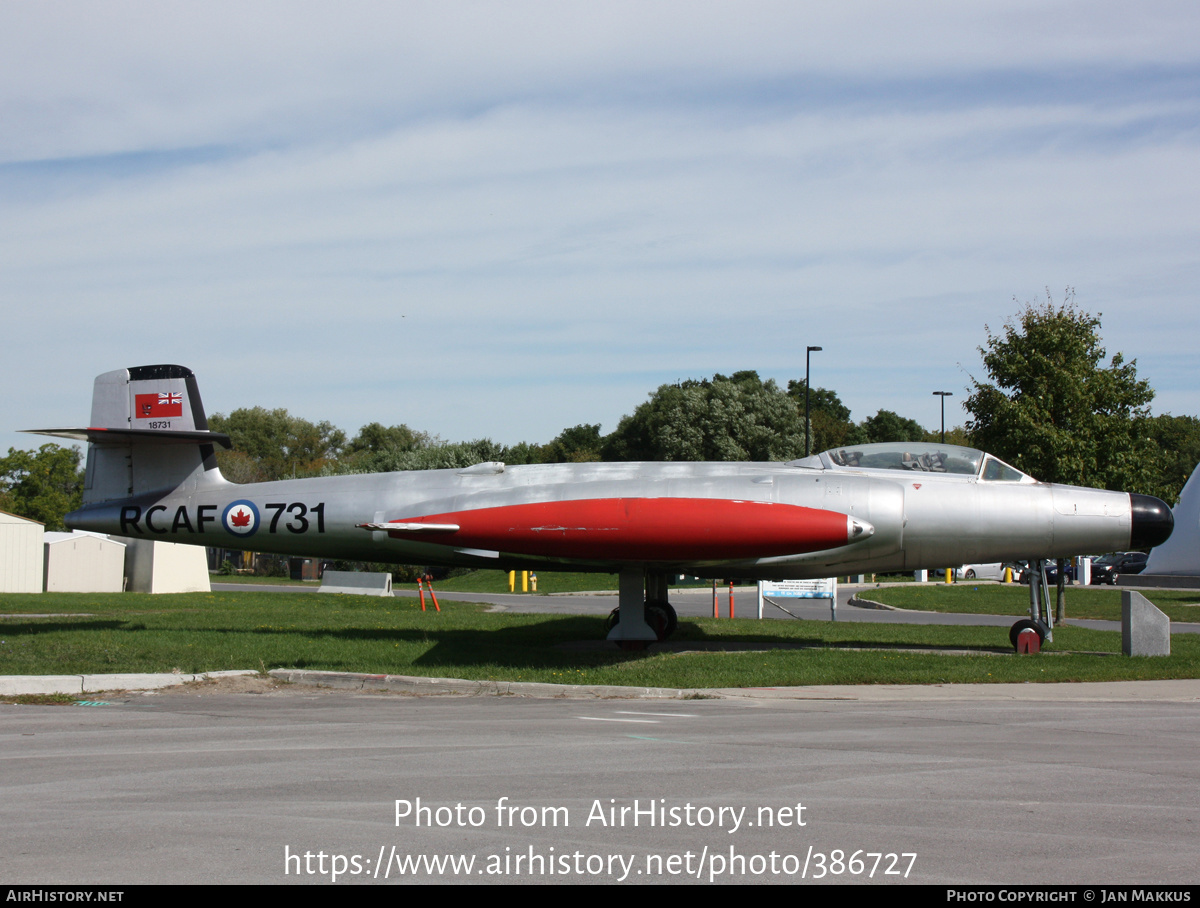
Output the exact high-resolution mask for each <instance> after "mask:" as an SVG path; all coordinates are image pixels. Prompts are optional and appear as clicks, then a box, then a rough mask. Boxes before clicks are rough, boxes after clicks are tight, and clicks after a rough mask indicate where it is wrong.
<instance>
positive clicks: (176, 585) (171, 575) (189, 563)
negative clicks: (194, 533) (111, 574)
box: [109, 536, 212, 593]
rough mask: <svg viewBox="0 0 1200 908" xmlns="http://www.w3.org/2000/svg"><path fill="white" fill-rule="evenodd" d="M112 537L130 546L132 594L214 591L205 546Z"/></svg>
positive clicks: (128, 570) (128, 568)
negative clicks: (210, 580) (209, 575)
mask: <svg viewBox="0 0 1200 908" xmlns="http://www.w3.org/2000/svg"><path fill="white" fill-rule="evenodd" d="M109 538H111V539H115V540H117V541H118V542H123V543H125V545H126V546H127V548H126V552H125V576H126V578H127V584H126V587H125V588H126V589H127V590H129V591H130V592H131V593H207V592H211V590H212V584H211V583H210V582H209V577H208V559H207V558H206V557H205V554H204V549H203V548H202V547H200V546H198V545H180V544H179V543H177V542H162V541H161V540H158V539H133V538H130V537H129V536H112V537H109Z"/></svg>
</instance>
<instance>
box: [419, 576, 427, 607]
mask: <svg viewBox="0 0 1200 908" xmlns="http://www.w3.org/2000/svg"><path fill="white" fill-rule="evenodd" d="M417 595H418V596H420V597H421V611H425V586H424V584H422V583H421V578H420V577H418V578H417Z"/></svg>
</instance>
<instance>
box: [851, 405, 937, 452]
mask: <svg viewBox="0 0 1200 908" xmlns="http://www.w3.org/2000/svg"><path fill="white" fill-rule="evenodd" d="M927 435H928V433H927V432H926V431H925V429H923V428H922V427H921V424H920V423H919V422H917V421H916V420H915V419H905V418H904V417H903V416H901V415H900V414H899V413H893V412H892V411H891V410H880V411H879V412H878V413H876V414H875V415H874V416H868V417H867V418H866V419H864V420H863V421H862V422H861V423H860V424H859V425H857V426H855V427H854V429H853V431H852V432H851V433H850V438H849V439H848V441H847V443H848V444H857V445H867V444H875V443H876V442H883V441H924V440H925V437H926V436H927ZM937 437H938V438H940V437H941V433H939V434H938V436H937Z"/></svg>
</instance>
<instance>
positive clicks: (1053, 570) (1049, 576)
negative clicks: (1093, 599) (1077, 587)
mask: <svg viewBox="0 0 1200 908" xmlns="http://www.w3.org/2000/svg"><path fill="white" fill-rule="evenodd" d="M1093 570H1095V568H1093ZM1063 573H1064V574H1065V575H1066V578H1067V583H1069V584H1073V583H1074V582H1075V562H1074V561H1067V564H1066V570H1065V571H1064V572H1063ZM1032 576H1033V574H1032V572H1031V571H1030V570H1029V565H1027V564H1022V565H1021V582H1022V583H1028V582H1029V580H1030V578H1031V577H1032ZM1095 576H1096V575H1095V574H1093V575H1092V577H1093V578H1094V577H1095ZM1046 582H1047V583H1050V584H1053V585H1055V586H1057V585H1058V562H1057V561H1047V562H1046ZM1092 582H1093V583H1094V582H1095V580H1093V581H1092Z"/></svg>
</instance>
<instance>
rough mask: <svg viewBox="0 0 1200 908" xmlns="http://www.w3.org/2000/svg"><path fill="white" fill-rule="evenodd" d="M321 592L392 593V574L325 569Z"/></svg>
mask: <svg viewBox="0 0 1200 908" xmlns="http://www.w3.org/2000/svg"><path fill="white" fill-rule="evenodd" d="M318 592H322V593H348V594H350V595H352V596H390V595H392V575H391V574H389V573H386V572H384V573H377V574H369V573H367V572H366V571H326V572H325V574H324V576H323V577H322V578H321V589H320V590H319V591H318Z"/></svg>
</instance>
